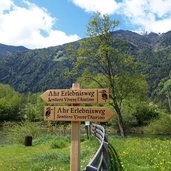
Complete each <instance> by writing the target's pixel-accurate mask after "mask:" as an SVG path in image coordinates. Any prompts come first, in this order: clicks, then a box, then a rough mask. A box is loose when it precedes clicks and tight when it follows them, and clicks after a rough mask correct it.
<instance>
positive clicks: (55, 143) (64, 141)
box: [50, 138, 69, 148]
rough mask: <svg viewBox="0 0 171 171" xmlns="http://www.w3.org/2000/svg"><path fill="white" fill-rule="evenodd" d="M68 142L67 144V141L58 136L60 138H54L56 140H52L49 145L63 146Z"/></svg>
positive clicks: (53, 146) (54, 146)
mask: <svg viewBox="0 0 171 171" xmlns="http://www.w3.org/2000/svg"><path fill="white" fill-rule="evenodd" d="M68 144H69V142H68V141H66V140H65V139H62V138H60V139H56V140H54V141H52V143H51V145H50V146H51V148H65V147H67V146H68Z"/></svg>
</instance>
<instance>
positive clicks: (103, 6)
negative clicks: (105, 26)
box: [73, 0, 120, 14]
mask: <svg viewBox="0 0 171 171" xmlns="http://www.w3.org/2000/svg"><path fill="white" fill-rule="evenodd" d="M73 3H74V4H75V5H77V6H79V7H81V8H83V9H84V10H85V11H86V12H100V13H102V14H113V13H114V12H115V11H116V10H117V9H118V8H119V7H120V3H117V2H116V1H114V0H73Z"/></svg>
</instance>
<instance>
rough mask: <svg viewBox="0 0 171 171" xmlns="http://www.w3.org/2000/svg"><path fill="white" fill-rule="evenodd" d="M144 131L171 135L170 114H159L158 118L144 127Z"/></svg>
mask: <svg viewBox="0 0 171 171" xmlns="http://www.w3.org/2000/svg"><path fill="white" fill-rule="evenodd" d="M144 133H148V134H168V135H171V115H169V114H161V115H160V117H159V119H157V120H153V121H152V122H150V124H149V125H148V126H147V127H145V128H144Z"/></svg>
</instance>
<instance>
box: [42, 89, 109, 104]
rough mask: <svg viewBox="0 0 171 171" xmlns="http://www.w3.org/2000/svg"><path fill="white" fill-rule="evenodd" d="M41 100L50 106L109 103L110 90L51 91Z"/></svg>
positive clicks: (44, 94) (45, 93)
mask: <svg viewBox="0 0 171 171" xmlns="http://www.w3.org/2000/svg"><path fill="white" fill-rule="evenodd" d="M41 98H42V99H43V100H44V101H45V102H47V103H49V104H82V103H89V104H92V103H109V89H108V88H104V89H77V90H72V89H50V90H47V91H45V92H44V93H43V94H42V95H41Z"/></svg>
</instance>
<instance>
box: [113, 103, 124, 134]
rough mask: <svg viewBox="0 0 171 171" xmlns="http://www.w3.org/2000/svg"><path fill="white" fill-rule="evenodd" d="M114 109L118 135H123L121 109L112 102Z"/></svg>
mask: <svg viewBox="0 0 171 171" xmlns="http://www.w3.org/2000/svg"><path fill="white" fill-rule="evenodd" d="M114 109H115V110H116V113H117V119H118V126H119V131H120V135H121V136H122V137H125V128H124V123H123V117H122V114H121V110H120V108H119V106H118V104H116V103H115V104H114Z"/></svg>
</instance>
